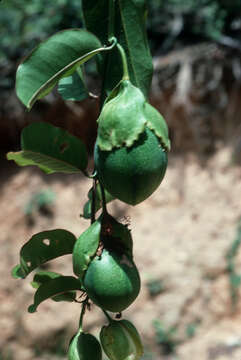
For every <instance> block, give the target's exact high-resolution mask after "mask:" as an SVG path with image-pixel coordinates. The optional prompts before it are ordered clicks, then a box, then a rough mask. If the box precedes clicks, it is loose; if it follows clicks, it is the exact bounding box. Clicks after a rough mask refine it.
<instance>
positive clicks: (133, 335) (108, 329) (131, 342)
mask: <svg viewBox="0 0 241 360" xmlns="http://www.w3.org/2000/svg"><path fill="white" fill-rule="evenodd" d="M100 342H101V345H102V347H103V349H104V352H105V353H106V355H107V356H108V357H109V358H110V360H138V359H140V357H141V356H142V355H143V346H142V343H141V339H140V335H139V334H138V332H137V330H136V328H135V326H134V325H133V324H132V323H131V322H130V321H128V320H120V321H116V320H112V321H111V322H110V324H109V325H108V326H103V327H102V329H101V332H100Z"/></svg>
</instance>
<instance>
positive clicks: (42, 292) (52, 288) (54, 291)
mask: <svg viewBox="0 0 241 360" xmlns="http://www.w3.org/2000/svg"><path fill="white" fill-rule="evenodd" d="M75 290H80V291H81V290H82V288H81V282H80V281H79V280H78V279H76V278H75V277H73V276H59V277H56V278H53V279H50V280H49V281H47V282H45V283H43V284H42V285H40V286H39V288H38V289H37V291H36V293H35V295H34V303H33V304H32V305H30V306H29V308H28V311H29V312H30V313H33V312H35V311H36V310H37V307H38V306H39V304H41V302H43V301H44V300H47V299H49V298H53V297H55V296H58V295H61V294H64V293H66V292H69V291H75Z"/></svg>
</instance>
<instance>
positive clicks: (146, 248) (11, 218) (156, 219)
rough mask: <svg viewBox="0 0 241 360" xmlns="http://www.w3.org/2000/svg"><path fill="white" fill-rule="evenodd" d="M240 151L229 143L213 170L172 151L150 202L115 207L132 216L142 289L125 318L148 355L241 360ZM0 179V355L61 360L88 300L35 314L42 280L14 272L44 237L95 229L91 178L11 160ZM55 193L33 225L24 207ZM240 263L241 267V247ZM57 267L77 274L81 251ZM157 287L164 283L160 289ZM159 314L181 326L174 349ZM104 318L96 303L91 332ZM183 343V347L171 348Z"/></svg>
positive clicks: (8, 359) (48, 305) (46, 306)
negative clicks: (89, 208) (75, 261)
mask: <svg viewBox="0 0 241 360" xmlns="http://www.w3.org/2000/svg"><path fill="white" fill-rule="evenodd" d="M230 156H231V152H230V149H229V148H224V149H220V150H219V151H218V152H217V153H216V155H215V156H214V157H212V158H211V159H210V160H209V161H208V163H207V166H206V167H205V168H202V167H201V166H200V165H198V161H197V159H196V158H195V156H185V157H170V161H169V167H168V171H167V175H166V177H165V179H164V181H163V183H162V185H161V186H160V187H159V189H158V190H157V191H156V192H155V193H154V194H153V195H152V196H151V197H150V198H149V199H148V200H147V201H145V202H144V203H142V204H140V205H138V206H136V207H130V206H127V205H125V204H123V203H121V202H119V201H115V202H113V203H112V204H110V205H109V210H110V212H111V213H112V214H114V215H115V216H116V217H117V218H118V219H119V220H123V221H124V222H125V221H126V217H127V219H128V221H130V228H131V230H132V235H133V238H134V254H135V262H136V264H137V266H138V268H139V270H140V274H141V278H142V291H141V293H140V295H139V297H138V298H137V300H136V301H135V303H134V304H133V305H132V306H130V308H129V309H128V310H126V311H125V312H124V313H123V317H124V318H128V319H130V320H131V321H133V322H134V324H135V325H136V327H137V328H138V329H139V331H140V333H141V335H142V339H143V342H144V344H145V347H146V354H145V357H143V359H157V360H158V359H165V360H170V359H180V360H236V359H240V358H241V331H240V329H241V302H240V301H239V300H238V302H237V304H236V308H233V307H232V302H231V293H230V284H229V277H228V272H227V261H226V254H227V250H228V249H229V248H230V246H231V245H232V243H233V241H234V239H235V236H236V228H237V224H238V221H239V217H240V193H241V182H240V179H241V168H240V167H235V166H232V165H231V159H230ZM0 178H1V193H0V203H1V208H2V211H1V212H0V224H1V235H0V242H1V255H2V257H1V259H2V260H1V262H0V274H1V280H2V281H1V282H0V299H1V307H0V329H1V337H0V358H1V359H4V360H15V359H16V360H17V359H18V360H30V359H31V360H49V359H51V360H53V359H56V360H57V359H60V358H61V356H64V353H65V351H66V347H67V343H68V341H69V338H70V337H71V336H72V334H73V333H74V331H75V330H76V328H77V324H78V316H79V312H80V306H79V304H75V303H64V302H62V303H55V302H53V301H51V300H47V301H45V302H44V303H43V304H41V305H40V307H39V309H38V312H37V313H34V314H29V313H28V312H27V307H28V306H29V305H30V304H31V303H32V296H33V293H34V291H33V289H32V288H31V286H30V284H29V283H30V281H31V278H32V277H31V275H29V279H28V278H27V279H25V280H14V279H12V277H11V275H10V270H11V268H12V267H13V266H14V265H15V264H17V263H18V259H19V255H18V254H19V250H20V248H21V246H22V245H23V244H24V242H26V241H27V240H28V239H29V238H30V237H31V236H32V235H33V234H34V233H36V232H39V231H42V230H46V229H55V228H65V229H68V230H70V231H72V232H73V233H74V234H75V235H76V236H78V235H79V234H80V233H81V232H82V231H83V230H84V229H86V228H87V226H88V222H87V221H86V220H84V219H83V218H80V217H79V214H80V213H81V211H82V206H83V204H84V203H85V201H86V193H87V191H88V189H89V188H90V186H91V183H90V181H89V180H86V179H85V178H82V177H79V176H76V175H71V176H70V175H65V176H62V175H61V176H59V175H48V176H47V175H43V174H42V173H41V172H40V171H38V170H35V169H32V168H25V169H17V167H15V165H14V164H10V163H9V164H6V163H5V162H3V163H2V164H1V174H0ZM46 189H51V190H52V191H53V192H54V193H55V194H56V200H55V202H54V204H53V205H52V206H51V208H50V209H49V210H51V211H52V215H51V216H50V214H51V213H50V214H48V215H47V216H46V214H39V213H38V212H37V211H36V212H34V213H33V214H32V219H31V222H30V221H29V219H28V218H27V217H26V215H25V214H24V207H25V206H26V204H27V202H28V201H29V200H30V198H31V196H32V195H33V194H35V193H37V192H39V191H40V190H46ZM235 264H236V268H237V269H238V270H239V269H240V265H241V252H238V254H237V257H236V259H235ZM48 269H51V270H53V269H54V270H55V271H59V272H61V273H64V274H65V275H71V274H72V266H71V257H70V256H66V257H63V258H60V259H59V260H58V261H57V260H56V261H53V263H52V264H49V265H48ZM240 271H241V270H240ZM148 284H149V285H148ZM153 284H154V285H155V284H156V285H157V286H159V287H160V289H159V290H160V291H156V295H155V294H154V290H153V288H151V285H152V286H153ZM148 289H149V290H148ZM150 289H152V292H151V293H152V294H153V296H151V293H150ZM154 295H155V296H154ZM154 320H156V321H159V325H160V324H161V326H163V329H165V331H166V332H167V330H168V329H170V327H172V326H173V327H175V328H176V332H175V333H174V334H173V335H171V336H169V338H168V340H167V341H166V347H163V346H160V345H158V343H157V338H156V333H155V327H154V326H153V321H154ZM104 323H105V319H104V317H103V315H102V313H101V312H100V311H99V310H98V309H97V308H96V307H93V309H92V311H91V312H90V313H88V314H87V316H86V320H85V328H86V330H88V331H92V332H93V333H94V334H96V335H98V332H99V329H100V327H101V326H102V324H104ZM187 327H188V329H189V330H190V328H191V327H192V328H193V329H194V330H195V331H194V333H193V334H191V333H190V331H189V336H188V334H187ZM191 335H193V336H191ZM159 340H160V336H159ZM175 342H177V344H176V346H174V348H175V352H169V354H162V351H163V349H164V350H165V349H166V350H168V349H170V348H172V344H175Z"/></svg>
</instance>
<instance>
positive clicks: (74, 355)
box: [68, 332, 102, 360]
mask: <svg viewBox="0 0 241 360" xmlns="http://www.w3.org/2000/svg"><path fill="white" fill-rule="evenodd" d="M101 359H102V350H101V346H100V343H99V341H98V340H97V339H96V337H95V336H93V335H91V334H86V333H84V332H80V333H78V334H76V335H75V336H74V337H73V338H72V340H71V342H70V345H69V349H68V360H101Z"/></svg>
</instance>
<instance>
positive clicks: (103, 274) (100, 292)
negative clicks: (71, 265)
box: [84, 250, 140, 312]
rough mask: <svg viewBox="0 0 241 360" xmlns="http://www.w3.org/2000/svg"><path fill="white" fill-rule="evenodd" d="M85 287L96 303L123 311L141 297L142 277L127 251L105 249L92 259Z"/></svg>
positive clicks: (109, 308)
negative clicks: (125, 252)
mask: <svg viewBox="0 0 241 360" xmlns="http://www.w3.org/2000/svg"><path fill="white" fill-rule="evenodd" d="M84 288H85V290H86V292H87V295H88V296H89V297H90V299H91V300H92V301H93V302H94V303H95V304H96V305H98V306H100V307H101V308H103V309H104V310H108V311H112V312H121V311H123V310H124V309H126V308H127V307H128V306H129V305H130V304H131V303H132V302H133V301H134V300H135V299H136V297H137V296H138V294H139V291H140V276H139V273H138V270H137V268H136V266H135V264H134V262H133V261H132V260H131V259H130V258H129V257H127V256H126V255H125V254H122V255H120V254H118V253H116V252H113V251H107V250H103V252H102V254H101V256H97V257H95V258H94V259H93V260H92V261H91V263H90V265H89V267H88V269H87V271H86V274H85V277H84Z"/></svg>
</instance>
